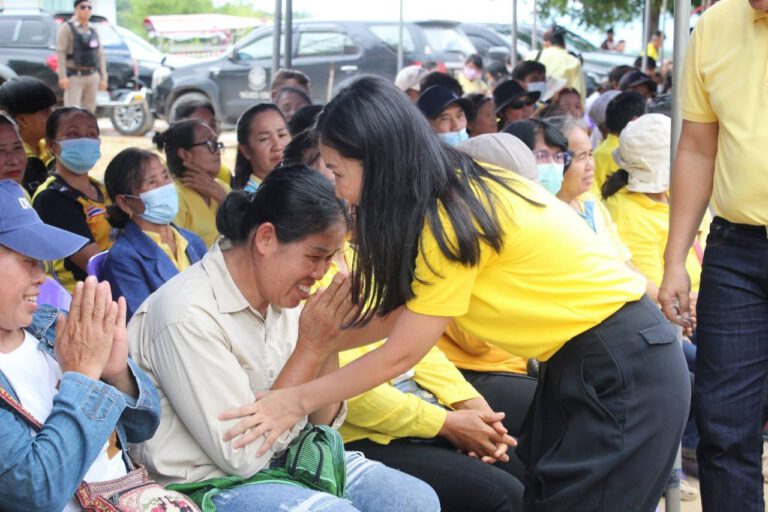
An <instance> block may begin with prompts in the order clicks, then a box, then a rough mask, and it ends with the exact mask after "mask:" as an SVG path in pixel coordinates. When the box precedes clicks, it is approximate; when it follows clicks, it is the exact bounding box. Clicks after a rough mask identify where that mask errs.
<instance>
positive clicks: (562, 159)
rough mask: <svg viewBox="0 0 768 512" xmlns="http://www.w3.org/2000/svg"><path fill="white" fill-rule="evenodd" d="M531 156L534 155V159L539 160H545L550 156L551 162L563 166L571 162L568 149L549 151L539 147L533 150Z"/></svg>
mask: <svg viewBox="0 0 768 512" xmlns="http://www.w3.org/2000/svg"><path fill="white" fill-rule="evenodd" d="M533 156H535V157H536V161H537V162H539V161H541V162H546V161H548V160H549V159H550V158H551V159H552V161H553V162H555V163H556V164H563V165H564V166H566V167H568V166H569V165H570V164H571V158H572V155H571V153H570V151H559V152H557V153H550V152H549V151H547V150H546V149H540V150H538V151H534V152H533Z"/></svg>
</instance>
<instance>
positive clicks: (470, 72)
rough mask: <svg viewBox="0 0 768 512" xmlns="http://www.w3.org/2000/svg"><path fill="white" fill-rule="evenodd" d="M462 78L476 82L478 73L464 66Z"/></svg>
mask: <svg viewBox="0 0 768 512" xmlns="http://www.w3.org/2000/svg"><path fill="white" fill-rule="evenodd" d="M464 76H465V77H467V78H468V79H469V80H477V79H478V78H480V71H478V70H477V69H475V68H471V67H469V66H464Z"/></svg>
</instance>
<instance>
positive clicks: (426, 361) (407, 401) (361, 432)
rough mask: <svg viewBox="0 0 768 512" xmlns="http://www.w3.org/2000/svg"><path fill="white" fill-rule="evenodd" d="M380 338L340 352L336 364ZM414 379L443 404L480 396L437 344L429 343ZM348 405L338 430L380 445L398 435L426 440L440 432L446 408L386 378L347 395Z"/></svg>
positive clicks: (346, 437)
mask: <svg viewBox="0 0 768 512" xmlns="http://www.w3.org/2000/svg"><path fill="white" fill-rule="evenodd" d="M383 343H384V342H383V341H380V342H378V343H373V344H371V345H368V346H365V347H361V348H357V349H353V350H347V351H345V352H342V353H340V354H339V363H340V364H341V365H342V366H343V365H346V364H349V363H350V362H352V361H354V360H355V359H358V358H359V357H362V356H363V355H365V354H366V353H368V352H370V351H372V350H374V349H376V348H378V347H380V346H381V345H382V344H383ZM413 379H414V380H415V381H416V383H418V384H419V386H421V387H422V388H423V389H425V390H427V391H429V392H430V393H432V394H433V395H434V396H435V398H437V399H438V400H439V401H440V403H441V404H442V405H444V406H445V407H450V405H451V404H454V403H456V402H461V401H464V400H469V399H471V398H477V397H479V396H480V393H478V392H477V391H476V390H475V388H473V387H472V385H471V384H470V383H469V382H467V381H466V380H465V379H464V376H462V375H461V372H459V370H457V369H456V367H455V366H454V365H453V364H452V363H451V362H450V361H449V360H448V359H447V358H446V357H445V354H443V353H442V352H441V351H440V349H438V348H437V347H432V349H431V350H430V351H429V352H428V353H427V355H425V356H424V358H423V359H422V360H421V361H419V362H418V363H416V366H414V367H413ZM347 408H348V412H347V418H346V420H345V422H344V425H342V427H341V428H340V429H339V432H340V433H341V435H342V436H343V437H344V442H347V443H348V442H351V441H358V440H360V439H370V440H371V441H373V442H375V443H379V444H389V443H390V441H392V440H393V439H397V438H402V437H420V438H424V439H431V438H433V437H435V436H437V434H438V432H440V429H441V428H442V427H443V423H445V416H446V409H445V408H443V407H440V406H439V405H435V404H432V403H429V402H427V401H426V400H422V399H421V398H419V397H417V396H416V395H412V394H410V393H403V392H402V391H400V390H398V389H397V388H395V387H394V386H393V385H391V384H390V383H386V384H382V385H380V386H377V387H375V388H373V389H372V390H370V391H368V392H366V393H363V394H362V395H358V396H356V397H354V398H352V399H351V400H348V401H347Z"/></svg>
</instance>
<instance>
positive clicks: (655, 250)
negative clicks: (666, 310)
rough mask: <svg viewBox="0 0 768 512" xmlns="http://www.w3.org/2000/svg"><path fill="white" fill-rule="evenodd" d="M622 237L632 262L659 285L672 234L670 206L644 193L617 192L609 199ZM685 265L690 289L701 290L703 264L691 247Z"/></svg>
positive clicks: (609, 204)
mask: <svg viewBox="0 0 768 512" xmlns="http://www.w3.org/2000/svg"><path fill="white" fill-rule="evenodd" d="M606 204H607V206H608V211H610V212H611V215H612V216H613V219H614V220H615V221H616V226H617V227H618V230H619V236H620V237H621V239H622V240H623V241H624V243H625V244H627V246H628V247H629V250H630V251H631V252H632V264H633V265H635V267H637V269H638V270H639V271H640V272H642V274H643V275H644V276H645V277H647V278H648V280H650V281H651V282H653V283H654V284H656V285H660V284H661V278H662V276H663V275H664V248H665V247H666V245H667V236H668V235H669V205H668V204H665V203H660V202H659V201H654V200H653V199H651V198H650V197H648V196H647V195H645V194H642V193H639V192H629V191H627V192H626V193H624V194H614V195H612V196H611V197H609V198H608V201H606ZM685 268H686V270H687V271H688V275H689V276H690V277H691V289H692V290H693V291H698V290H699V284H700V283H701V264H700V263H699V260H698V257H697V256H696V252H695V251H694V250H693V248H691V249H690V250H689V251H688V258H687V259H686V262H685Z"/></svg>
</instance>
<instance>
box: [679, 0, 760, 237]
mask: <svg viewBox="0 0 768 512" xmlns="http://www.w3.org/2000/svg"><path fill="white" fill-rule="evenodd" d="M681 98H682V111H683V118H684V119H686V120H688V121H694V122H697V123H719V125H720V129H719V131H718V135H717V157H716V161H715V178H714V187H713V192H712V204H713V206H714V209H715V213H716V214H717V215H719V216H721V217H724V218H726V219H728V220H729V221H731V222H735V223H741V224H753V225H763V226H766V225H768V161H767V160H766V158H765V146H766V144H765V142H766V139H765V134H766V133H768V13H766V12H759V11H756V10H754V9H752V7H750V4H749V3H748V2H747V1H746V0H722V1H721V2H719V3H717V4H715V5H714V6H712V7H711V8H710V9H707V11H706V12H705V13H704V15H703V16H702V17H701V19H700V20H699V21H698V23H697V24H696V28H695V29H694V31H693V35H692V36H691V42H690V46H689V47H688V53H687V55H686V58H685V68H684V76H683V82H682V95H681Z"/></svg>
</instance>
